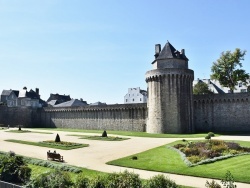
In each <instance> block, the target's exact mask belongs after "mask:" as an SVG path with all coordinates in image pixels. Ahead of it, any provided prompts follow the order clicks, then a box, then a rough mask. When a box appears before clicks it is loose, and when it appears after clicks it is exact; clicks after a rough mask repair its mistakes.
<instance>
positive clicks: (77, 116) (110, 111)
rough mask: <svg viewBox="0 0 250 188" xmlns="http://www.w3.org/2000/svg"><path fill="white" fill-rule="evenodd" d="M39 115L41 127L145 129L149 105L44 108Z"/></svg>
mask: <svg viewBox="0 0 250 188" xmlns="http://www.w3.org/2000/svg"><path fill="white" fill-rule="evenodd" d="M39 116H40V117H37V118H38V119H40V125H39V126H41V127H59V128H78V129H99V130H104V129H107V130H122V131H145V129H146V117H147V105H146V103H145V104H119V105H107V106H86V107H69V108H43V109H40V112H39Z"/></svg>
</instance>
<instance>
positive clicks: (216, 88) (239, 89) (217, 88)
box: [193, 78, 248, 94]
mask: <svg viewBox="0 0 250 188" xmlns="http://www.w3.org/2000/svg"><path fill="white" fill-rule="evenodd" d="M198 82H203V83H206V84H207V85H208V89H209V90H210V91H212V92H213V93H218V94H220V93H231V91H230V89H229V88H228V87H223V86H222V85H221V84H220V82H219V81H218V80H212V79H199V78H198V79H197V80H194V81H193V86H195V85H196V84H197V83H198ZM247 87H248V86H246V85H244V84H243V83H242V82H241V81H239V82H238V83H237V85H236V86H235V89H234V93H245V92H247Z"/></svg>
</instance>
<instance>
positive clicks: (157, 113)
mask: <svg viewBox="0 0 250 188" xmlns="http://www.w3.org/2000/svg"><path fill="white" fill-rule="evenodd" d="M152 64H153V70H150V71H148V72H147V73H146V82H147V84H148V103H147V105H148V120H147V132H148V133H192V132H194V128H193V84H192V83H193V79H194V72H193V70H190V69H188V58H187V57H186V56H185V51H184V49H182V50H181V52H179V51H178V50H176V49H175V48H174V47H173V46H172V45H171V44H170V43H169V42H167V43H166V45H165V46H164V48H163V49H162V50H161V45H160V44H156V45H155V60H154V61H153V62H152Z"/></svg>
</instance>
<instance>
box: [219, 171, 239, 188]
mask: <svg viewBox="0 0 250 188" xmlns="http://www.w3.org/2000/svg"><path fill="white" fill-rule="evenodd" d="M221 183H222V185H223V186H224V187H226V188H235V187H237V186H236V185H234V178H233V175H232V174H231V172H230V171H227V173H226V175H225V178H224V179H223V180H221Z"/></svg>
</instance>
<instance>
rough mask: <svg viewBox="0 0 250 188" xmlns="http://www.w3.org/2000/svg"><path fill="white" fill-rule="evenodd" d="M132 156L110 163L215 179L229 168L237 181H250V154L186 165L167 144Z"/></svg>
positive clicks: (244, 144)
mask: <svg viewBox="0 0 250 188" xmlns="http://www.w3.org/2000/svg"><path fill="white" fill-rule="evenodd" d="M176 143H178V142H173V143H171V144H170V145H174V144H176ZM239 143H240V144H241V145H242V146H248V147H250V142H244V141H240V142H239ZM132 156H137V157H138V160H132V159H131V157H132ZM132 156H128V157H125V158H121V159H118V160H114V161H110V162H108V164H112V165H117V166H125V167H131V168H136V169H144V170H150V171H158V172H168V173H174V174H183V175H189V176H197V177H207V178H215V179H222V178H224V176H225V174H226V172H227V170H229V171H230V172H231V173H232V175H233V176H234V179H235V181H239V182H246V183H250V175H249V174H250V155H244V156H238V157H233V158H230V159H225V160H222V161H217V162H215V163H210V164H203V165H199V166H195V167H188V166H186V164H185V163H184V162H183V161H182V159H181V157H180V155H179V154H178V153H177V152H176V151H173V150H171V149H168V148H166V145H163V146H160V147H157V148H154V149H150V150H148V151H145V152H142V153H138V154H136V155H132ZM243 172H244V173H243Z"/></svg>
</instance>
